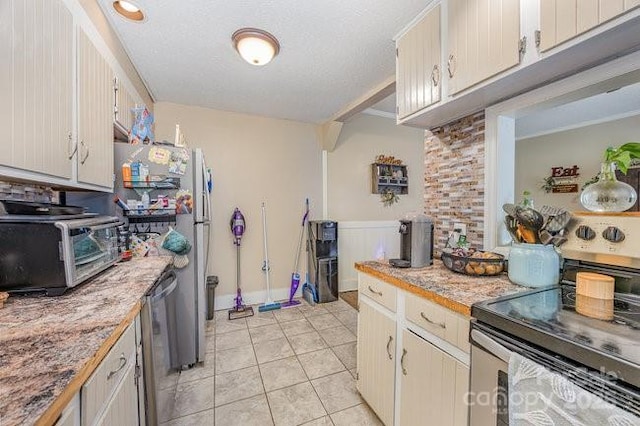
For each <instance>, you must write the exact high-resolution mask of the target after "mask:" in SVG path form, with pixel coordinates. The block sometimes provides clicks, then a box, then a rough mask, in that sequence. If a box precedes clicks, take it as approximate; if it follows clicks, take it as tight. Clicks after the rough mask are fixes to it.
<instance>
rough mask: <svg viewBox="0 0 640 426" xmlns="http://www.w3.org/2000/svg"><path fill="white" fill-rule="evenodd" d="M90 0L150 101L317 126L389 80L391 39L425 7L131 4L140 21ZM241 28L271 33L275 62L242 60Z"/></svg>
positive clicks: (336, 0)
mask: <svg viewBox="0 0 640 426" xmlns="http://www.w3.org/2000/svg"><path fill="white" fill-rule="evenodd" d="M97 1H98V2H99V3H100V6H101V7H102V9H103V10H104V11H105V13H106V15H107V16H108V18H109V20H110V22H111V23H112V25H113V27H114V28H115V30H116V32H117V33H118V34H119V36H120V38H121V40H122V43H123V44H124V46H125V48H126V49H127V51H128V52H129V54H130V56H131V59H132V61H133V63H134V64H135V65H136V67H137V68H138V71H139V72H140V74H141V76H142V78H143V79H144V80H145V81H146V83H147V85H148V87H149V89H150V91H151V93H152V96H154V98H155V100H156V101H168V102H176V103H182V104H188V105H198V106H204V107H208V108H214V109H220V110H226V111H236V112H242V113H248V114H256V115H262V116H268V117H276V118H284V119H290V120H298V121H304V122H313V123H320V122H323V121H326V120H327V119H329V118H331V117H332V116H333V115H334V114H335V113H337V112H338V111H340V110H341V109H342V108H344V107H345V106H346V105H348V104H349V103H350V102H352V101H354V100H355V99H357V98H359V97H360V96H362V95H363V94H365V93H366V92H367V91H368V90H370V89H371V88H372V87H375V86H376V85H377V84H379V83H381V82H383V81H384V80H385V79H387V78H388V77H389V76H392V75H393V74H394V73H395V54H394V52H395V46H394V42H393V40H392V38H393V37H394V36H395V35H397V33H398V32H399V31H400V30H401V29H402V28H403V27H405V26H406V25H407V24H408V23H409V22H410V21H411V20H412V19H413V18H414V17H415V16H416V15H418V14H419V13H420V12H421V11H422V10H423V9H424V8H425V7H426V6H427V5H428V4H429V3H430V2H431V1H432V0H399V1H389V0H324V1H301V0H263V1H256V0H235V1H221V0H187V1H176V0H137V1H135V3H136V4H137V5H138V6H139V7H140V8H141V9H142V10H143V11H144V12H145V14H146V16H147V19H146V21H145V22H143V23H133V22H129V21H126V20H124V19H122V18H120V17H119V16H117V15H116V14H115V12H114V11H113V10H112V7H111V4H112V0H97ZM242 27H255V28H260V29H263V30H266V31H269V32H270V33H272V34H273V35H275V36H276V37H277V38H278V40H279V41H280V45H281V50H280V54H279V55H278V56H277V57H276V58H275V59H274V60H273V61H272V62H271V63H270V64H268V65H266V66H263V67H255V66H252V65H249V64H247V63H246V62H244V61H243V60H242V59H241V58H240V56H239V55H238V54H237V53H236V52H235V50H234V49H233V45H232V43H231V34H233V32H234V31H235V30H237V29H239V28H242Z"/></svg>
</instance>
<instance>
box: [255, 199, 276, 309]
mask: <svg viewBox="0 0 640 426" xmlns="http://www.w3.org/2000/svg"><path fill="white" fill-rule="evenodd" d="M262 239H263V242H264V265H263V266H262V270H263V271H264V272H265V273H266V274H267V300H266V301H265V302H264V303H263V304H262V305H260V306H258V311H260V312H266V311H273V310H276V309H280V303H278V302H274V301H273V300H272V299H271V282H270V279H269V270H270V268H269V252H268V250H267V212H266V210H265V207H264V203H262Z"/></svg>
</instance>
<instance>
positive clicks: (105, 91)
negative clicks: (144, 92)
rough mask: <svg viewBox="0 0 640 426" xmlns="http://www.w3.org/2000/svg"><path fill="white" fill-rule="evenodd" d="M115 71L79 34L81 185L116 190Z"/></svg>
mask: <svg viewBox="0 0 640 426" xmlns="http://www.w3.org/2000/svg"><path fill="white" fill-rule="evenodd" d="M113 79H114V75H113V71H112V70H111V67H110V66H109V64H108V62H107V60H106V59H105V58H104V57H103V56H102V54H101V53H100V52H99V51H98V49H97V48H96V47H95V45H94V44H93V42H92V41H91V39H90V38H89V37H88V36H87V35H86V33H85V32H84V31H83V30H82V28H81V29H80V30H79V31H78V182H80V183H86V184H93V185H98V186H102V187H105V188H113V170H114V169H113V102H112V100H113Z"/></svg>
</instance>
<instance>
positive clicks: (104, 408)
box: [80, 323, 139, 426]
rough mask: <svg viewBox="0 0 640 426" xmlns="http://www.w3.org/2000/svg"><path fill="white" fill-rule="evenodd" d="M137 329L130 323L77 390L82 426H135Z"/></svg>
mask: <svg viewBox="0 0 640 426" xmlns="http://www.w3.org/2000/svg"><path fill="white" fill-rule="evenodd" d="M136 349H137V347H136V330H135V323H133V324H131V325H130V326H129V327H128V328H127V329H126V330H125V331H124V333H123V334H122V336H120V339H118V341H117V342H116V343H115V344H114V345H113V347H112V348H111V350H110V351H109V353H107V355H106V356H105V357H104V359H103V360H102V362H101V363H100V365H98V367H97V368H96V369H95V371H94V372H93V374H92V375H91V376H90V377H89V379H88V380H87V381H86V382H85V383H84V385H82V389H81V391H80V399H81V410H80V411H81V419H82V425H83V426H84V425H119V426H120V425H122V426H136V425H138V424H139V416H138V387H137V379H136V371H137V369H136V359H137V357H136V355H137V353H136Z"/></svg>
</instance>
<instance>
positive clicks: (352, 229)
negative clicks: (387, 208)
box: [338, 220, 400, 291]
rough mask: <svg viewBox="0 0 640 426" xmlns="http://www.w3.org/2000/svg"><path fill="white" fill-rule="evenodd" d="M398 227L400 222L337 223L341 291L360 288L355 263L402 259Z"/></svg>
mask: <svg viewBox="0 0 640 426" xmlns="http://www.w3.org/2000/svg"><path fill="white" fill-rule="evenodd" d="M399 227H400V222H399V221H397V220H385V221H366V222H338V279H339V284H338V289H339V291H350V290H357V289H358V274H357V272H356V270H355V268H354V266H353V265H354V263H355V262H359V261H363V260H375V259H382V258H384V259H391V258H397V257H399V256H400V233H399V232H398V228H399Z"/></svg>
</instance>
